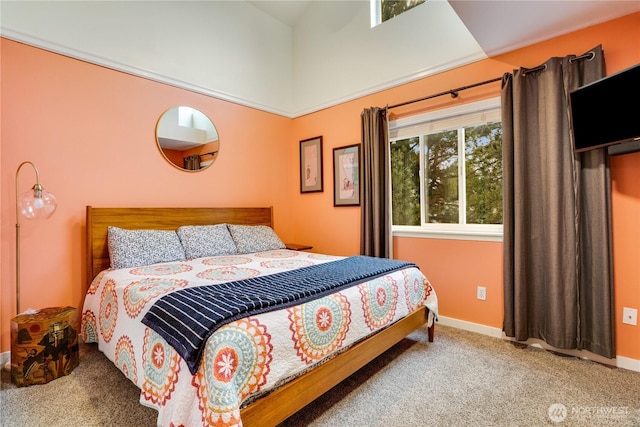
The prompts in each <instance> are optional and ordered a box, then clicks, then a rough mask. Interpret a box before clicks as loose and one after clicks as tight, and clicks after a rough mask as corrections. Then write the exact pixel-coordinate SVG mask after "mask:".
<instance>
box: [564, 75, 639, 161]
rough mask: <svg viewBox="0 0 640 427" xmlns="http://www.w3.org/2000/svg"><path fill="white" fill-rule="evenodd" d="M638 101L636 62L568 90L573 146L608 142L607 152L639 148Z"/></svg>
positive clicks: (578, 148)
mask: <svg viewBox="0 0 640 427" xmlns="http://www.w3.org/2000/svg"><path fill="white" fill-rule="evenodd" d="M639 102H640V64H637V65H634V66H633V67H630V68H627V69H625V70H622V71H620V72H618V73H615V74H612V75H610V76H607V77H604V78H602V79H600V80H597V81H595V82H593V83H590V84H588V85H584V86H582V87H580V88H578V89H576V90H574V91H572V92H571V93H570V94H569V105H570V117H571V127H572V132H573V145H574V146H573V148H574V150H575V151H576V152H580V151H587V150H593V149H595V148H600V147H607V146H609V149H608V150H609V154H623V153H627V152H633V151H640V107H639ZM614 145H615V147H614Z"/></svg>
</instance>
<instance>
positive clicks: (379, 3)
mask: <svg viewBox="0 0 640 427" xmlns="http://www.w3.org/2000/svg"><path fill="white" fill-rule="evenodd" d="M425 1H426V0H371V28H373V27H375V26H376V25H380V24H382V23H383V22H385V21H388V20H389V19H391V18H393V17H395V16H398V15H400V14H401V13H404V12H406V11H407V10H409V9H413V8H414V7H416V6H418V5H420V4H422V3H424V2H425Z"/></svg>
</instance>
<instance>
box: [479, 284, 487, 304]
mask: <svg viewBox="0 0 640 427" xmlns="http://www.w3.org/2000/svg"><path fill="white" fill-rule="evenodd" d="M478 299H479V300H482V301H486V299H487V288H485V287H484V286H478Z"/></svg>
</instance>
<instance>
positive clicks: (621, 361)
mask: <svg viewBox="0 0 640 427" xmlns="http://www.w3.org/2000/svg"><path fill="white" fill-rule="evenodd" d="M616 361H617V366H618V368H623V369H628V370H630V371H636V372H640V360H636V359H631V358H629V357H624V356H616Z"/></svg>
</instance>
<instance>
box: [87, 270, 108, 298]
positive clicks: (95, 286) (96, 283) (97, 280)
mask: <svg viewBox="0 0 640 427" xmlns="http://www.w3.org/2000/svg"><path fill="white" fill-rule="evenodd" d="M108 272H109V270H102V271H101V272H100V273H98V275H97V276H96V277H95V279H93V281H92V282H91V284H90V285H89V289H87V294H89V295H95V294H96V292H97V291H98V288H99V287H100V282H102V278H103V277H104V275H105V274H107V273H108Z"/></svg>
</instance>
